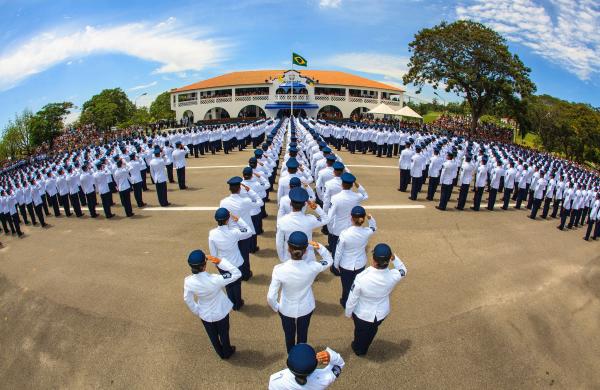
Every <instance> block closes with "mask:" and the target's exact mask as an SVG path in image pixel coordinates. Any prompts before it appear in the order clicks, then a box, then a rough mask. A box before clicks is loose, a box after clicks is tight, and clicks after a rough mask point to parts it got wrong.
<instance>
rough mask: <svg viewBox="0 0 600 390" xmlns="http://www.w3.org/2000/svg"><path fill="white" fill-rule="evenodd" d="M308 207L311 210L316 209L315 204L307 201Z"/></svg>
mask: <svg viewBox="0 0 600 390" xmlns="http://www.w3.org/2000/svg"><path fill="white" fill-rule="evenodd" d="M307 203H308V207H310V208H311V209H313V210H316V209H317V204H316V203H315V202H313V201H312V200H309V201H308V202H307Z"/></svg>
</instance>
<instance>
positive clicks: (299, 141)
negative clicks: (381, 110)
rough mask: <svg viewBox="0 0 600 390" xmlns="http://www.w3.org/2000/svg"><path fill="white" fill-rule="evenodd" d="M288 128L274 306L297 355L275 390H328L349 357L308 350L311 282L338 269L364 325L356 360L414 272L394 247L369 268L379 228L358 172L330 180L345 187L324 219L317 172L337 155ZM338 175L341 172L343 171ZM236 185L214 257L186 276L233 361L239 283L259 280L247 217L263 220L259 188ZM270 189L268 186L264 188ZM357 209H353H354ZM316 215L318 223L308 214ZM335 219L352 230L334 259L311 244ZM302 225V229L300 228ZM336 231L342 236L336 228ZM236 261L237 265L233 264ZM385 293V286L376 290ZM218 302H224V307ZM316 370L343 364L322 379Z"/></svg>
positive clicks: (217, 341)
mask: <svg viewBox="0 0 600 390" xmlns="http://www.w3.org/2000/svg"><path fill="white" fill-rule="evenodd" d="M284 124H285V126H283V128H287V134H286V136H287V139H288V144H287V151H286V154H285V157H284V161H285V164H284V166H282V169H281V177H280V181H279V185H280V187H279V188H278V201H279V211H278V221H277V239H276V241H277V252H278V256H280V260H281V261H282V263H281V264H279V265H277V266H275V268H274V270H273V276H272V281H271V284H270V287H269V292H268V295H267V301H268V303H269V305H270V306H271V308H272V309H273V310H274V311H275V312H277V313H278V314H279V316H280V319H281V323H282V327H283V330H284V336H285V341H286V348H287V350H288V353H289V355H288V369H286V370H283V371H280V372H278V373H276V374H274V375H273V376H272V377H271V380H270V385H269V386H270V387H269V388H272V389H290V388H302V387H300V386H304V385H306V386H307V387H308V388H319V389H320V388H326V387H327V386H328V385H329V384H330V383H332V382H333V381H334V380H335V378H337V376H338V375H339V373H340V372H341V367H343V364H344V363H343V359H342V358H341V356H339V354H337V353H335V352H334V351H332V350H330V349H328V350H327V351H326V352H321V353H320V354H315V352H314V350H313V349H312V348H311V347H310V346H308V345H307V344H305V343H306V341H307V339H308V328H309V324H310V317H311V315H312V312H313V310H314V308H315V300H314V295H313V293H312V283H313V281H314V279H315V277H316V275H318V274H319V273H320V272H322V271H324V270H326V269H329V268H330V267H331V266H332V265H333V264H334V263H335V265H336V268H337V269H339V270H340V272H341V274H342V299H341V300H340V303H341V304H342V306H345V312H346V315H347V316H348V317H352V318H353V320H354V322H355V337H354V341H353V342H352V348H353V350H354V352H355V353H356V354H357V355H363V354H365V353H367V350H368V348H369V346H370V344H371V342H372V340H373V338H374V337H375V334H376V333H377V329H378V326H379V325H380V324H381V322H383V320H384V319H385V317H386V316H387V315H388V314H389V294H390V293H391V291H392V290H393V287H394V286H395V285H396V283H397V282H398V281H399V280H400V279H401V278H402V277H404V275H405V274H406V267H405V266H404V265H403V264H402V262H401V261H400V260H399V259H398V258H397V257H395V256H394V255H393V254H392V251H391V248H389V246H387V245H386V244H378V245H377V246H376V247H375V249H374V251H373V259H372V267H369V268H367V269H366V270H365V267H366V263H367V256H366V253H365V249H366V245H367V242H368V239H369V237H370V236H371V235H372V234H373V232H374V231H375V230H376V224H375V220H374V218H372V217H371V216H370V215H367V214H366V211H365V210H364V208H362V207H361V206H360V205H359V203H360V201H362V200H364V199H365V198H366V191H364V188H362V187H361V186H359V185H356V187H358V188H359V189H360V192H359V193H354V192H353V191H351V188H352V185H353V183H355V178H354V176H353V175H351V174H350V173H348V172H343V171H344V167H343V166H342V168H341V173H338V174H337V175H333V174H332V175H331V177H330V179H329V180H326V181H323V183H324V184H323V185H327V183H329V181H331V180H333V179H334V178H337V179H339V180H340V183H339V184H340V187H341V189H340V190H339V191H338V193H334V194H332V195H331V202H330V203H331V204H330V207H329V209H330V212H329V213H330V214H325V212H324V211H323V210H322V209H321V207H320V206H319V205H317V204H316V203H315V201H314V200H315V194H314V192H313V191H312V190H311V188H310V184H311V183H313V182H314V180H313V177H312V174H311V173H310V172H312V171H313V170H315V168H316V167H317V166H319V167H322V168H321V170H320V171H318V172H317V175H319V174H320V173H321V171H323V170H326V171H330V170H331V171H332V170H333V164H331V163H329V164H328V163H327V162H326V161H321V160H329V161H331V158H329V159H328V158H327V155H328V154H330V153H331V152H330V151H329V152H326V153H323V150H325V151H326V150H328V148H327V146H326V144H323V143H322V141H323V140H322V139H321V138H320V137H319V136H318V135H317V134H316V133H315V132H314V131H310V130H307V129H306V127H304V126H303V125H304V124H303V123H302V122H299V121H296V120H295V121H294V122H291V123H289V125H288V122H287V121H286V122H284ZM282 134H283V130H282V131H281V132H277V130H275V133H273V134H271V135H272V136H274V140H275V141H276V146H275V147H272V145H268V146H269V148H268V151H269V150H271V149H272V150H273V152H276V158H277V160H278V158H279V152H278V151H279V150H280V148H281V144H282V141H281V135H282ZM268 142H269V141H268ZM268 151H267V152H268ZM317 154H318V156H316V155H317ZM315 156H316V157H315ZM270 157H275V154H271V155H270ZM313 157H314V158H313ZM309 161H310V163H309ZM300 162H302V164H301V163H300ZM259 163H260V162H259ZM262 163H263V165H261V166H266V167H267V169H268V168H270V167H271V166H273V165H272V164H267V162H266V161H264V162H262ZM275 168H276V167H275ZM336 168H338V171H339V165H338V166H336ZM272 172H273V173H275V172H276V171H275V170H273V171H272ZM244 173H248V174H249V173H250V171H249V170H248V168H245V169H244ZM253 173H258V176H255V177H256V180H257V181H258V182H259V183H261V180H260V179H261V176H262V175H261V172H253ZM273 176H274V175H273ZM253 180H254V179H253ZM228 184H229V186H230V191H232V195H230V196H229V197H227V198H225V199H224V200H223V201H222V202H221V205H220V206H221V207H220V208H219V209H218V210H217V212H216V213H215V219H216V220H217V222H218V224H219V227H217V228H216V229H213V230H212V231H211V232H210V233H209V247H210V251H211V256H204V254H203V252H201V251H194V252H192V254H190V257H189V258H188V262H189V264H190V266H191V267H192V273H193V274H192V275H191V276H189V277H187V278H186V280H185V283H184V300H185V302H186V304H187V305H188V307H189V308H190V310H191V311H192V312H193V313H195V314H197V315H199V316H200V317H201V318H202V320H203V324H204V326H205V329H206V331H207V333H208V335H209V338H210V340H211V342H212V344H213V346H214V348H215V351H216V352H217V353H218V354H219V356H220V357H221V358H224V359H227V358H229V357H230V356H231V355H232V354H233V353H234V352H235V347H233V346H231V344H230V340H229V310H231V309H234V310H239V309H240V308H241V306H243V300H242V299H241V284H240V283H241V282H240V281H239V280H240V279H242V280H243V277H244V276H243V275H244V273H246V274H247V275H251V273H249V272H248V269H249V261H248V260H246V258H245V257H244V253H245V252H248V250H247V248H248V247H251V245H252V244H251V242H246V243H245V242H244V241H246V240H250V239H251V236H252V231H251V229H252V227H251V225H250V224H249V223H248V214H251V213H252V211H251V210H252V209H254V210H255V212H256V208H257V207H258V206H259V205H260V204H261V203H260V200H259V198H258V197H257V196H256V195H255V194H256V191H255V188H251V187H250V185H247V184H246V185H244V184H243V183H242V181H241V178H239V177H234V178H231V179H230V180H229V181H228ZM261 184H262V185H264V180H263V181H262V183H261ZM282 184H283V187H282ZM232 187H233V188H232ZM282 188H283V189H282ZM344 191H347V192H349V193H353V194H358V195H359V197H355V198H351V197H350V196H349V194H348V193H345V192H344ZM311 199H312V200H311ZM351 203H353V206H351V207H350V209H349V210H346V208H347V207H348V206H349V205H350V204H351ZM307 207H308V209H310V210H314V212H315V213H316V214H317V215H316V216H315V215H307V214H305V213H304V211H305V210H307ZM343 210H346V211H345V212H344V211H343ZM338 212H339V214H338ZM330 219H334V220H335V221H336V223H337V224H338V225H335V226H337V227H340V226H343V225H347V227H346V228H343V229H342V231H341V233H340V234H339V240H338V248H337V253H336V256H335V260H334V258H333V257H332V255H331V253H330V251H329V250H328V249H327V247H325V246H323V245H320V244H318V243H316V242H314V241H311V240H310V239H309V238H310V237H312V232H313V230H314V229H316V228H319V227H320V226H323V225H324V224H325V223H327V222H328V221H329V220H330ZM365 219H368V220H369V227H368V228H365V227H362V224H363V223H364V221H365ZM294 226H295V227H296V230H293V227H294ZM332 229H334V230H335V229H336V228H334V227H333V225H332ZM315 251H317V252H318V253H319V255H320V257H321V260H320V261H315V260H316V256H315ZM206 259H208V260H209V261H212V262H214V263H218V265H217V267H218V268H219V273H220V276H219V275H211V274H208V273H206V265H205V264H206ZM231 259H233V261H230V260H231ZM392 259H394V269H391V270H390V269H389V268H388V267H389V262H390V261H391V260H392ZM246 264H247V265H246ZM344 267H347V268H344ZM346 271H347V272H346ZM361 271H363V272H361ZM376 285H377V286H379V287H381V286H384V287H383V288H375V286H376ZM223 286H225V288H226V291H227V296H228V298H229V299H227V298H225V295H224V294H223V293H222V291H221V288H222V287H223ZM352 286H353V287H352ZM196 297H197V298H198V299H197V300H196V299H195V298H196ZM214 300H218V301H219V302H220V303H219V304H217V303H215V302H214ZM208 307H213V308H214V307H222V309H223V310H221V311H220V313H219V315H217V316H212V317H211V316H209V315H205V314H203V308H208ZM319 356H320V358H319ZM330 360H331V361H330ZM334 361H335V362H334ZM316 362H321V363H324V364H327V363H335V364H329V365H328V366H327V367H326V368H325V369H323V370H316V371H315V369H316V367H317V364H316Z"/></svg>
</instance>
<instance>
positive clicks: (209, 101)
mask: <svg viewBox="0 0 600 390" xmlns="http://www.w3.org/2000/svg"><path fill="white" fill-rule="evenodd" d="M214 102H215V98H201V99H200V104H212V103H214Z"/></svg>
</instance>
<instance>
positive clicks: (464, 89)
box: [403, 20, 535, 131]
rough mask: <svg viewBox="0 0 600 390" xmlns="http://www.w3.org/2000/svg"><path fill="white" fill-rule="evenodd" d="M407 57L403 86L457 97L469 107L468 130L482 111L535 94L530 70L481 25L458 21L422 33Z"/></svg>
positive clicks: (499, 39) (416, 36) (489, 30)
mask: <svg viewBox="0 0 600 390" xmlns="http://www.w3.org/2000/svg"><path fill="white" fill-rule="evenodd" d="M409 51H410V52H411V53H412V55H411V58H410V61H409V64H408V68H409V70H408V73H407V74H405V75H404V78H403V81H404V83H405V84H410V83H413V84H414V85H415V86H417V87H418V88H419V90H418V91H417V93H419V92H420V91H421V88H422V87H423V85H424V84H431V85H432V86H433V88H434V89H438V88H440V87H441V88H444V89H445V91H446V92H455V93H458V94H460V95H462V96H463V97H464V98H465V100H466V101H467V103H468V104H469V108H470V112H471V130H473V131H474V130H475V128H476V127H477V122H478V120H479V118H480V117H481V116H482V115H483V114H484V113H485V111H486V110H488V109H490V108H491V107H493V106H494V105H495V104H497V103H499V102H500V101H506V102H510V104H515V103H514V101H515V100H518V99H520V98H522V97H526V96H528V95H530V94H531V93H533V92H535V85H534V84H533V82H532V81H531V80H530V79H529V73H530V71H531V70H530V69H529V68H527V67H526V66H525V65H524V64H523V63H522V62H521V60H520V59H519V57H518V56H516V55H513V54H511V53H510V51H509V50H508V46H507V45H506V42H505V40H504V38H502V36H500V35H499V34H498V33H497V32H495V31H494V30H492V29H490V28H488V27H486V26H484V25H483V24H481V23H476V22H472V21H466V20H459V21H456V22H454V23H450V24H448V23H446V22H442V23H440V24H439V25H437V26H435V27H432V28H425V29H422V30H421V31H419V32H418V33H417V34H416V35H415V39H414V40H413V41H412V42H411V43H409Z"/></svg>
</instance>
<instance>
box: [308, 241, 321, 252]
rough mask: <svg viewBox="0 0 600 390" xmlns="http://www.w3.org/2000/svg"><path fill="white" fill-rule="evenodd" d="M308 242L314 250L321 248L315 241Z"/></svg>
mask: <svg viewBox="0 0 600 390" xmlns="http://www.w3.org/2000/svg"><path fill="white" fill-rule="evenodd" d="M308 243H309V244H310V246H312V247H313V248H315V249H316V250H319V249H320V248H321V245H320V244H319V243H318V242H316V241H309V242H308Z"/></svg>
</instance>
